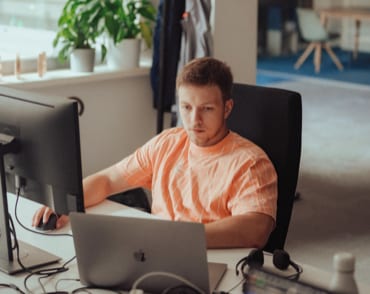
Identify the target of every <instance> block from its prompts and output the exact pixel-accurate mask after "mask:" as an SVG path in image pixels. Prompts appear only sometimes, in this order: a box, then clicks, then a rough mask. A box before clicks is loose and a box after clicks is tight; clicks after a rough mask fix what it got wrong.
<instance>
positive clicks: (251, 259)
mask: <svg viewBox="0 0 370 294" xmlns="http://www.w3.org/2000/svg"><path fill="white" fill-rule="evenodd" d="M263 262H264V256H263V251H262V250H260V249H252V250H251V251H250V252H249V254H248V256H246V257H243V258H242V259H240V260H239V261H238V262H237V264H236V266H235V272H236V275H239V266H240V271H241V272H242V273H244V268H245V267H246V266H249V267H257V268H260V267H262V265H263Z"/></svg>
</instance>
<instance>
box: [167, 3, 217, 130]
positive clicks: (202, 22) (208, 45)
mask: <svg viewBox="0 0 370 294" xmlns="http://www.w3.org/2000/svg"><path fill="white" fill-rule="evenodd" d="M185 10H186V11H185V12H184V14H183V16H182V20H181V26H182V37H181V49H180V59H179V63H178V72H180V71H181V70H182V68H183V67H184V65H185V64H187V63H188V62H189V61H191V60H192V59H194V58H198V57H204V56H212V55H213V39H212V32H211V26H210V23H209V20H210V14H211V1H210V0H186V6H185ZM177 100H178V99H177V98H176V105H173V106H172V112H173V116H175V118H174V117H172V121H176V125H177V126H181V124H182V122H181V117H180V114H179V109H178V101H177Z"/></svg>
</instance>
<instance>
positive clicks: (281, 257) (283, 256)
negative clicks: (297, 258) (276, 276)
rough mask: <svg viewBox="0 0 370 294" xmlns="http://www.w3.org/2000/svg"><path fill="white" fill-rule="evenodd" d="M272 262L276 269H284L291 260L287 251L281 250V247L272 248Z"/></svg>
mask: <svg viewBox="0 0 370 294" xmlns="http://www.w3.org/2000/svg"><path fill="white" fill-rule="evenodd" d="M272 263H273V264H274V266H275V267H277V268H278V269H280V270H286V269H287V268H288V267H289V265H290V264H291V260H290V256H289V254H288V252H286V251H284V250H281V249H276V250H274V254H273V257H272Z"/></svg>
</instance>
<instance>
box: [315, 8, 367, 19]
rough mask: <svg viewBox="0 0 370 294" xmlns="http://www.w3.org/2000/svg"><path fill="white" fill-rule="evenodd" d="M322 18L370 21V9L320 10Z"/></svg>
mask: <svg viewBox="0 0 370 294" xmlns="http://www.w3.org/2000/svg"><path fill="white" fill-rule="evenodd" d="M319 13H320V16H324V17H333V18H354V19H363V20H365V19H367V20H370V7H330V8H323V9H319Z"/></svg>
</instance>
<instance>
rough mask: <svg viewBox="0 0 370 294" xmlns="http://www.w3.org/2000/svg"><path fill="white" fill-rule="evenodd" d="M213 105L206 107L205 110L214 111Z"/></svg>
mask: <svg viewBox="0 0 370 294" xmlns="http://www.w3.org/2000/svg"><path fill="white" fill-rule="evenodd" d="M212 110H213V107H204V111H212Z"/></svg>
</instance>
